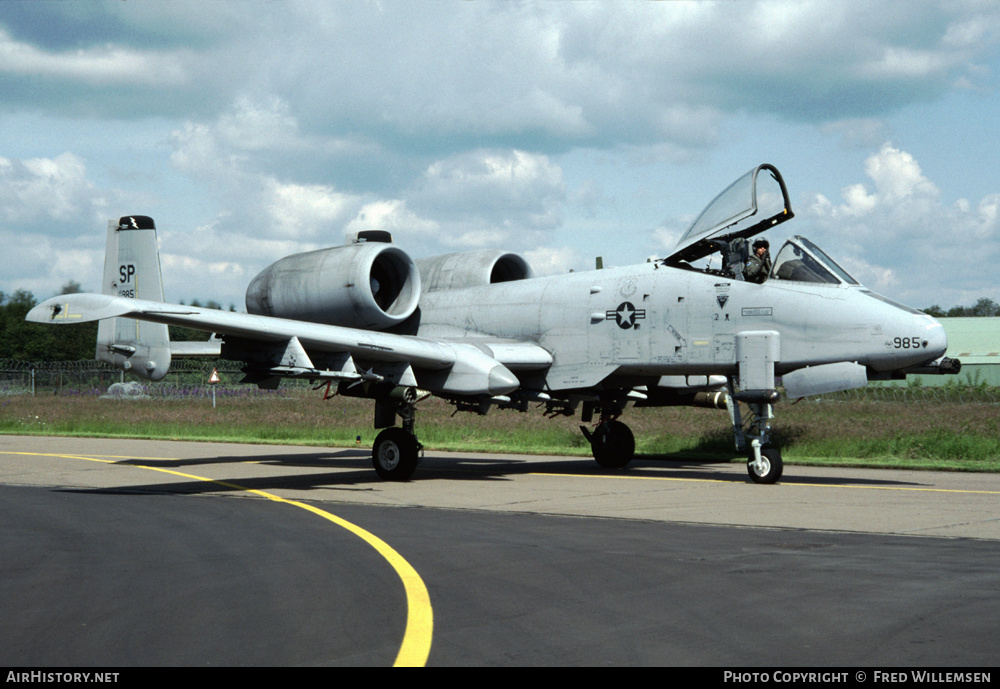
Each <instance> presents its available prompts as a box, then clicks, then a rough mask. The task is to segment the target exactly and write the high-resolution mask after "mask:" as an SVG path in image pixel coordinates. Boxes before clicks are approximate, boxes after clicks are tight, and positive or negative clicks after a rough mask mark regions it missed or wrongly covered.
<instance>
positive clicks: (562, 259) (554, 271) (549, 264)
mask: <svg viewBox="0 0 1000 689" xmlns="http://www.w3.org/2000/svg"><path fill="white" fill-rule="evenodd" d="M524 258H525V260H527V261H528V265H530V266H531V269H532V270H533V271H534V273H535V275H536V276H542V275H558V274H560V273H568V272H569V271H570V269H572V268H573V267H574V266H576V265H577V264H578V263H579V260H580V258H579V256H578V254H577V252H576V250H574V249H572V248H570V247H567V246H557V247H552V246H540V247H538V248H535V249H529V250H528V251H525V252H524Z"/></svg>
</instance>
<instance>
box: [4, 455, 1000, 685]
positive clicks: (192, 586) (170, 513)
mask: <svg viewBox="0 0 1000 689" xmlns="http://www.w3.org/2000/svg"><path fill="white" fill-rule="evenodd" d="M199 498H200V499H199ZM223 498H237V499H223ZM998 506H1000V476H998V475H994V474H966V473H940V472H910V471H877V470H856V469H831V468H810V467H797V466H786V467H785V475H784V477H783V479H782V481H781V482H780V483H779V484H777V485H773V486H762V485H757V484H753V483H751V482H750V481H749V479H748V477H747V473H746V469H745V467H744V466H743V465H741V464H699V463H683V462H673V461H671V462H661V461H650V460H637V461H635V462H634V463H633V465H631V466H630V467H629V469H628V470H625V471H622V472H608V471H606V470H602V469H600V468H599V467H597V465H596V463H594V462H593V461H592V460H588V459H581V458H557V457H526V456H513V455H486V454H471V453H438V452H428V453H426V457H425V458H424V459H423V461H422V463H421V466H420V467H419V468H418V470H417V473H416V474H415V476H414V478H413V480H411V481H409V482H407V483H387V482H383V481H381V480H380V479H378V477H377V476H376V475H375V472H374V470H373V469H372V467H371V461H370V450H369V449H368V448H356V449H355V448H348V449H329V450H327V449H320V448H309V447H290V446H264V445H233V444H212V443H190V442H167V441H137V440H107V439H81V438H47V437H20V436H0V548H2V553H3V558H2V561H0V610H2V611H3V618H4V624H3V625H2V628H0V664H2V665H7V666H20V667H41V666H74V667H83V666H103V667H105V668H107V667H130V666H150V665H181V666H192V665H391V664H393V663H397V664H415V665H423V664H427V665H701V666H706V665H707V666H715V667H732V668H733V669H738V668H742V667H750V666H754V667H786V666H789V667H790V666H838V667H896V666H913V667H918V666H919V667H925V666H959V667H965V668H975V667H987V668H988V667H989V666H991V665H992V664H994V663H995V660H996V654H997V649H998V646H997V642H996V638H997V632H998V631H1000V621H998V620H1000V614H998V613H1000V595H998V593H1000V572H998V568H997V562H1000V543H998V541H1000V510H998Z"/></svg>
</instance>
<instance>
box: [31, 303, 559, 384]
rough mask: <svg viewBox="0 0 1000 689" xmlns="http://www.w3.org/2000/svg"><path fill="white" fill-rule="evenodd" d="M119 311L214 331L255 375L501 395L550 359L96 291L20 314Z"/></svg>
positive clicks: (518, 349)
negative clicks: (521, 372)
mask: <svg viewBox="0 0 1000 689" xmlns="http://www.w3.org/2000/svg"><path fill="white" fill-rule="evenodd" d="M121 317H124V318H134V319H136V320H140V321H149V322H153V323H163V324H167V325H178V326H183V327H186V328H192V329H194V330H203V331H208V332H213V333H218V334H220V335H222V336H223V337H224V340H225V343H226V349H228V350H229V352H228V353H227V351H226V349H224V350H223V356H227V357H228V358H240V359H243V360H244V361H247V362H248V365H249V367H250V368H251V369H255V374H256V375H257V376H258V377H259V378H260V379H263V378H266V377H300V378H309V379H313V380H355V381H373V382H382V381H385V382H390V383H395V384H399V385H414V386H416V385H419V387H421V388H424V389H426V390H429V391H430V392H435V393H440V394H445V395H463V396H464V395H505V394H508V393H510V392H513V391H514V390H516V389H517V388H518V387H519V385H520V382H519V380H518V378H517V376H516V375H514V373H513V372H512V369H513V370H537V369H540V368H545V367H547V366H549V365H551V363H552V355H551V354H550V353H549V352H548V351H546V350H545V349H544V348H542V347H540V346H538V345H535V344H532V343H523V342H508V341H497V340H494V341H485V340H484V341H482V342H474V341H473V340H471V339H464V340H461V341H459V340H445V339H430V338H423V337H416V336H410V335H396V334H392V333H383V332H374V331H370V330H360V329H357V328H346V327H342V326H336V325H323V324H317V323H309V322H305V321H294V320H288V319H284V318H274V317H270V316H256V315H251V314H246V313H235V312H231V311H219V310H216V309H205V308H200V307H195V306H183V305H174V304H165V303H162V302H156V301H149V300H144V299H130V298H127V297H119V296H114V295H103V294H68V295H62V296H59V297H53V298H52V299H49V300H47V301H44V302H42V303H41V304H39V305H38V306H36V307H35V308H33V309H32V310H31V311H30V312H28V314H27V317H26V320H28V321H32V322H35V323H49V324H67V323H83V322H87V321H94V320H102V319H105V318H121ZM234 352H236V353H239V354H242V356H238V357H236V356H232V354H233V353H234ZM508 365H509V367H508ZM251 382H252V380H251Z"/></svg>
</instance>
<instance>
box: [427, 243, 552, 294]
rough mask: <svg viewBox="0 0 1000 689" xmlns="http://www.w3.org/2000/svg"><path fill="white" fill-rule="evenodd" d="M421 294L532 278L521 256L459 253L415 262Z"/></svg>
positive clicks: (492, 251)
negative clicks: (421, 287) (419, 279)
mask: <svg viewBox="0 0 1000 689" xmlns="http://www.w3.org/2000/svg"><path fill="white" fill-rule="evenodd" d="M417 267H418V268H419V269H420V277H421V279H422V280H423V288H424V291H425V292H436V291H438V290H445V289H461V288H463V287H479V286H481V285H491V284H494V283H497V282H509V281H511V280H526V279H527V278H530V277H534V275H533V273H532V272H531V266H529V265H528V262H527V261H525V260H524V259H523V258H522V257H521V256H519V255H517V254H512V253H510V252H507V251H500V250H498V249H481V250H479V251H463V252H460V253H457V254H444V255H443V256H432V257H430V258H421V259H418V260H417Z"/></svg>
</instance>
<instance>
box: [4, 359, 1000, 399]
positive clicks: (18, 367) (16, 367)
mask: <svg viewBox="0 0 1000 689" xmlns="http://www.w3.org/2000/svg"><path fill="white" fill-rule="evenodd" d="M213 370H215V371H217V372H218V374H219V376H220V378H221V379H222V380H221V382H220V383H219V384H218V385H216V386H215V389H216V392H218V393H221V394H224V395H226V396H227V397H235V398H240V397H246V398H255V397H261V396H274V395H295V394H299V393H304V392H308V391H310V390H312V389H313V387H314V384H313V383H310V382H309V381H305V380H284V381H282V384H281V386H280V387H279V388H278V390H261V389H259V388H257V387H256V386H254V385H241V384H239V381H240V380H242V378H243V371H242V364H241V363H240V362H237V361H228V360H225V359H215V360H205V359H178V360H176V361H174V362H172V363H171V364H170V372H169V373H168V374H167V375H166V376H165V377H164V378H163V380H161V381H157V382H155V383H153V382H149V381H146V380H137V379H136V377H135V376H133V375H131V374H128V373H126V372H124V371H121V370H119V369H116V368H114V367H113V366H111V365H110V364H107V363H104V362H102V361H95V360H93V359H90V360H84V361H50V362H28V361H20V360H16V359H0V396H7V395H38V394H49V395H52V394H56V395H95V396H108V395H111V396H120V397H137V396H142V397H156V398H166V399H188V398H201V397H211V396H212V387H213V386H212V385H210V384H209V382H208V380H209V376H210V375H211V373H212V371H213ZM807 400H808V401H810V402H838V401H840V402H872V403H884V404H913V403H927V404H993V405H1000V387H998V386H988V385H983V384H979V385H974V384H961V383H958V382H956V383H948V384H946V385H938V386H927V387H922V386H913V385H896V386H890V385H877V384H876V385H869V386H867V387H864V388H858V389H856V390H845V391H843V392H836V393H830V394H825V395H820V396H816V397H810V398H807Z"/></svg>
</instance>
